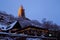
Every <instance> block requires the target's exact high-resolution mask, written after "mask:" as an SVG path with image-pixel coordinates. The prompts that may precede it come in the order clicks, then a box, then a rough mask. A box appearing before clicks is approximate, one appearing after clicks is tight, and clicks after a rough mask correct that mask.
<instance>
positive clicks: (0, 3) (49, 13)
mask: <svg viewBox="0 0 60 40" xmlns="http://www.w3.org/2000/svg"><path fill="white" fill-rule="evenodd" d="M21 5H23V7H24V9H25V15H26V17H27V18H29V19H31V20H38V21H41V20H42V19H43V18H46V19H47V20H50V21H53V22H54V23H57V24H58V25H60V0H0V11H5V12H7V13H8V14H12V15H14V16H16V17H18V9H19V7H20V6H21Z"/></svg>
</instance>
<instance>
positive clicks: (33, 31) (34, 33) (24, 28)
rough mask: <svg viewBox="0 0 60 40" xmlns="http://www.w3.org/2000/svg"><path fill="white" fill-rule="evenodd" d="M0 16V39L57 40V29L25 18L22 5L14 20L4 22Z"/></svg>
mask: <svg viewBox="0 0 60 40" xmlns="http://www.w3.org/2000/svg"><path fill="white" fill-rule="evenodd" d="M4 15H5V14H4ZM2 17H3V16H1V18H0V24H1V25H0V40H58V38H57V37H58V36H57V34H58V31H56V30H49V29H47V28H44V27H42V26H41V24H40V23H39V22H37V21H32V20H30V19H28V18H26V17H25V12H24V9H23V6H21V7H20V8H19V11H18V18H17V19H16V20H15V19H14V20H13V19H12V21H11V20H10V19H9V21H8V19H7V22H6V23H5V21H3V20H4V18H3V19H2ZM1 22H3V23H1ZM4 23H5V24H4Z"/></svg>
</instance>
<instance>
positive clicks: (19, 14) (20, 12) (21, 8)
mask: <svg viewBox="0 0 60 40" xmlns="http://www.w3.org/2000/svg"><path fill="white" fill-rule="evenodd" d="M18 17H23V18H24V17H25V12H24V9H23V6H22V5H21V7H20V8H19V10H18Z"/></svg>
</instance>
